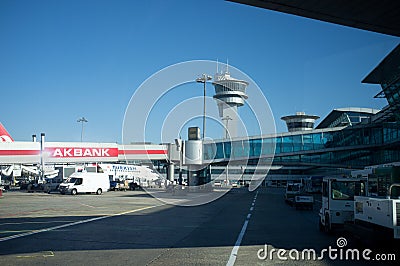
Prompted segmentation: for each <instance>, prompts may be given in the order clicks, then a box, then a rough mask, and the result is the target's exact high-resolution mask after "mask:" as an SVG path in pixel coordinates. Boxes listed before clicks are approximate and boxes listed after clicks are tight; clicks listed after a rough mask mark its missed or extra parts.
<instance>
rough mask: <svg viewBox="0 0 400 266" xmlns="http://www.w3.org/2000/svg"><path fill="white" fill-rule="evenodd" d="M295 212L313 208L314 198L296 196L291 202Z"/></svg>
mask: <svg viewBox="0 0 400 266" xmlns="http://www.w3.org/2000/svg"><path fill="white" fill-rule="evenodd" d="M293 205H294V207H296V210H298V209H309V210H312V209H313V208H314V197H313V196H311V195H296V196H295V197H294V202H293Z"/></svg>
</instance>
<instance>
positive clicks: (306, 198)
mask: <svg viewBox="0 0 400 266" xmlns="http://www.w3.org/2000/svg"><path fill="white" fill-rule="evenodd" d="M284 198H285V202H286V203H288V204H290V205H291V206H294V207H296V209H300V208H307V209H313V206H314V197H313V196H312V195H308V194H307V193H305V191H304V189H303V186H302V184H301V183H292V182H289V183H287V185H286V191H285V196H284Z"/></svg>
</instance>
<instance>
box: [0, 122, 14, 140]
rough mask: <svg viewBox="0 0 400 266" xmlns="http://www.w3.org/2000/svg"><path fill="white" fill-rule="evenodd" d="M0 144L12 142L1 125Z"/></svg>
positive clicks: (0, 124)
mask: <svg viewBox="0 0 400 266" xmlns="http://www.w3.org/2000/svg"><path fill="white" fill-rule="evenodd" d="M0 142H14V140H13V138H12V137H11V136H10V134H9V133H8V132H7V130H6V129H5V128H4V126H3V124H2V123H0Z"/></svg>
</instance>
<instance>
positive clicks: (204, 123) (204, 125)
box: [196, 74, 212, 139]
mask: <svg viewBox="0 0 400 266" xmlns="http://www.w3.org/2000/svg"><path fill="white" fill-rule="evenodd" d="M211 79H212V77H211V76H209V75H207V74H203V75H201V77H200V78H197V79H196V82H199V83H203V84H204V90H203V139H204V138H205V136H206V82H207V81H208V80H211Z"/></svg>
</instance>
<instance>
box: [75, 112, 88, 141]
mask: <svg viewBox="0 0 400 266" xmlns="http://www.w3.org/2000/svg"><path fill="white" fill-rule="evenodd" d="M76 122H78V123H82V129H81V142H82V141H83V123H87V122H89V121H87V120H86V118H84V117H83V116H82V117H81V118H79V119H78V120H77V121H76Z"/></svg>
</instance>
